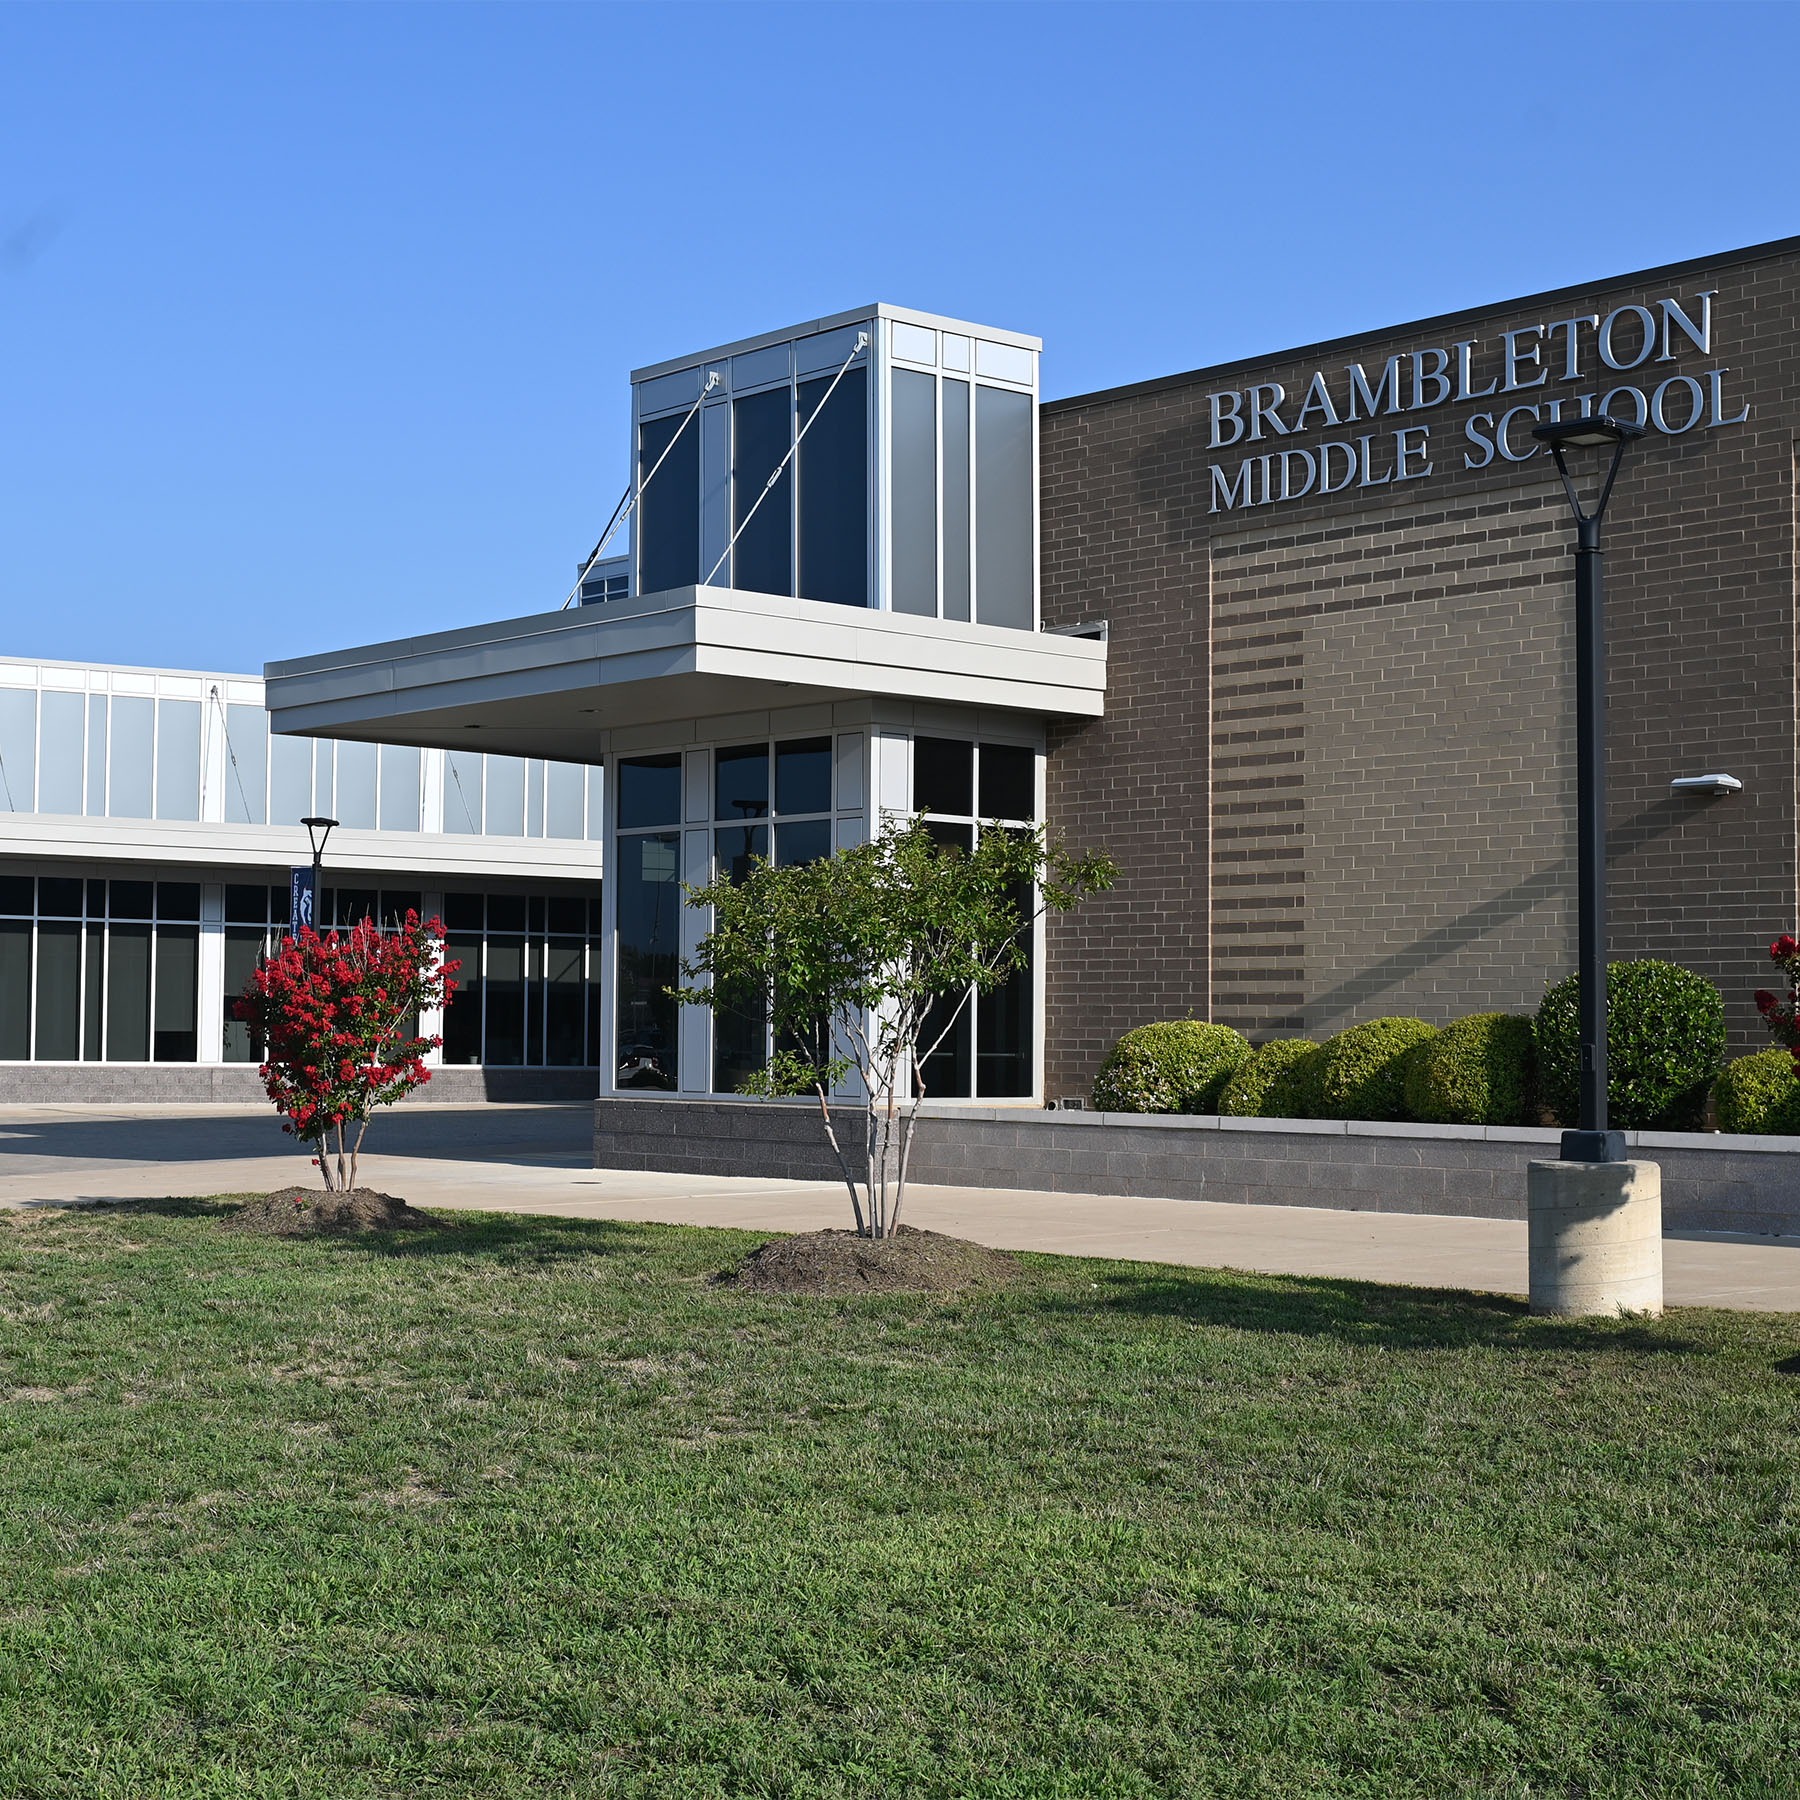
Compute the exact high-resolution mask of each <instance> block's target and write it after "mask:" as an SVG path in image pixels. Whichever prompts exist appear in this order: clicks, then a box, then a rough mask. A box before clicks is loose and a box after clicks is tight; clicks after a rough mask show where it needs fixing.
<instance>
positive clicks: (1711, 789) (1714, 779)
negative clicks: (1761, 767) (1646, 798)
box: [1669, 775, 1744, 795]
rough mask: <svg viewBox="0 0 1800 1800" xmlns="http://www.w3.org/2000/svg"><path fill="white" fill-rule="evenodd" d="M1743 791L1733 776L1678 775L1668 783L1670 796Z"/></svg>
mask: <svg viewBox="0 0 1800 1800" xmlns="http://www.w3.org/2000/svg"><path fill="white" fill-rule="evenodd" d="M1743 789H1744V784H1743V783H1742V782H1741V781H1739V780H1738V778H1737V777H1736V776H1735V775H1678V776H1676V778H1675V779H1674V780H1673V781H1671V782H1670V783H1669V792H1670V793H1671V794H1700V795H1718V794H1739V793H1742V792H1743Z"/></svg>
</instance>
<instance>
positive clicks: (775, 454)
mask: <svg viewBox="0 0 1800 1800" xmlns="http://www.w3.org/2000/svg"><path fill="white" fill-rule="evenodd" d="M793 441H794V403H793V396H792V395H791V394H790V393H789V391H788V390H787V389H786V388H775V389H772V390H771V391H770V392H769V393H766V394H746V395H745V396H744V398H743V399H742V400H736V401H733V402H732V407H731V529H732V530H733V531H734V532H735V531H737V530H738V528H739V527H740V526H742V525H743V524H744V521H745V520H746V519H749V521H750V523H749V525H748V527H747V528H746V529H745V531H744V535H743V536H742V537H740V538H739V539H738V541H737V548H736V549H735V550H734V551H733V552H732V564H731V585H732V586H733V587H737V588H743V589H745V590H747V591H748V592H750V593H753V594H791V593H792V592H793V591H794V516H793V506H794V499H793V492H794V490H793V482H794V465H793V464H792V463H789V464H788V466H787V467H786V468H785V469H782V471H781V479H780V480H779V481H778V482H777V483H776V484H775V487H774V489H773V491H772V492H771V493H770V494H769V497H768V498H767V499H766V500H764V501H763V502H762V504H761V505H760V506H759V505H758V504H757V501H758V499H759V497H760V496H761V494H762V492H763V489H764V488H765V487H766V486H767V485H768V480H769V477H770V476H771V475H773V474H774V473H775V470H776V468H777V467H778V466H779V465H780V463H781V459H782V458H783V457H784V456H786V455H787V453H788V449H789V447H790V446H791V445H792V443H793ZM752 513H754V515H755V516H754V517H752V516H751V515H752Z"/></svg>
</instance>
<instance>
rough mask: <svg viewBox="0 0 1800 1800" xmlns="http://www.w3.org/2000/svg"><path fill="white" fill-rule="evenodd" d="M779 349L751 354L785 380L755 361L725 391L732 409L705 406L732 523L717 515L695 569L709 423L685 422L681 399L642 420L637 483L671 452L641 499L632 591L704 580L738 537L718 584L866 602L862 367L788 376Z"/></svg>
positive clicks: (841, 602) (865, 389)
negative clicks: (754, 370) (712, 539)
mask: <svg viewBox="0 0 1800 1800" xmlns="http://www.w3.org/2000/svg"><path fill="white" fill-rule="evenodd" d="M785 348H786V347H785V346H783V347H777V348H776V349H775V350H774V351H763V352H758V353H757V355H758V357H759V358H763V359H767V360H768V361H769V362H772V363H775V364H777V365H779V364H781V363H786V364H787V365H788V372H787V374H786V375H785V377H781V378H779V379H777V380H776V381H773V382H770V381H769V380H768V379H767V374H768V371H767V370H766V369H765V368H763V367H762V365H761V364H760V363H759V367H758V379H757V383H756V384H755V385H747V386H745V387H744V388H742V389H740V390H739V391H736V392H734V393H733V394H732V396H731V399H730V403H729V405H725V406H718V407H709V408H708V409H707V416H708V418H709V419H710V418H712V417H714V416H720V417H723V418H725V419H727V420H728V424H727V425H726V426H725V431H726V433H727V434H728V436H729V445H728V448H727V450H726V455H725V460H726V463H727V465H728V468H729V472H730V478H729V482H728V484H727V485H728V486H729V490H730V491H729V505H728V508H727V511H726V515H725V516H726V518H728V520H729V527H728V528H727V527H726V526H725V523H724V520H720V521H719V522H718V527H717V528H718V532H719V535H718V538H717V546H718V547H717V548H716V549H714V550H713V551H712V552H711V553H710V554H709V555H708V556H707V557H706V558H705V563H704V566H703V564H702V559H701V556H700V543H701V539H702V513H703V511H704V508H703V505H702V480H703V478H702V467H701V465H702V456H701V443H702V437H703V435H704V433H705V431H706V430H707V429H708V427H707V426H705V425H703V423H702V421H701V420H700V419H699V418H698V417H696V418H695V419H694V420H692V421H690V422H688V423H686V425H685V428H684V425H683V421H684V420H685V419H686V417H687V406H685V405H684V406H683V407H682V409H681V411H679V412H673V413H670V414H668V415H666V416H664V417H662V418H655V419H646V420H644V421H642V422H641V423H640V425H639V427H638V479H639V481H640V482H642V481H643V480H644V479H645V478H646V477H647V476H648V475H649V473H650V471H651V470H652V469H653V468H655V467H656V463H657V458H658V457H659V456H661V455H662V453H663V452H664V451H665V450H669V456H668V460H667V461H666V462H664V463H663V465H662V468H661V470H660V471H659V472H658V473H657V476H656V479H655V480H654V481H652V482H651V483H650V485H649V486H648V487H647V488H645V489H644V490H643V497H642V499H641V500H640V502H639V506H638V514H637V524H636V529H637V542H638V589H639V592H640V593H646V594H654V593H659V592H661V591H663V590H664V589H666V588H675V587H686V586H688V585H690V584H692V583H695V582H698V581H701V580H703V579H704V578H705V577H706V575H707V574H708V572H709V569H710V565H711V563H712V562H713V561H714V559H715V558H716V556H717V555H718V551H719V549H722V548H723V547H724V543H725V539H726V538H727V537H728V536H731V535H735V536H736V538H737V541H736V544H735V546H734V548H733V549H732V552H731V555H730V558H729V559H728V561H727V563H726V566H725V568H724V569H723V570H721V571H720V574H719V575H718V577H717V578H716V579H717V580H718V581H720V582H728V583H729V585H730V586H732V587H734V588H740V589H743V590H745V591H747V592H750V593H757V594H784V595H797V596H799V597H800V598H801V599H804V600H823V601H826V602H828V603H830V604H833V605H838V606H867V605H868V604H869V376H868V369H867V367H866V366H864V365H863V364H857V365H853V366H852V367H850V368H848V369H846V370H845V371H844V373H843V375H842V377H841V378H838V367H839V364H840V363H841V361H842V358H841V357H837V358H834V359H833V362H832V366H831V368H829V369H828V370H826V371H824V372H822V373H808V372H805V371H804V370H803V372H802V373H801V374H799V375H798V376H796V375H795V374H794V372H793V365H794V362H795V359H794V357H793V356H790V355H785V354H784V351H785ZM737 360H738V361H744V360H748V359H737ZM802 361H804V359H802ZM777 373H778V370H777ZM739 378H740V379H742V373H741V371H740V377H739ZM834 380H835V383H836V385H835V386H834V385H833V383H834ZM802 431H804V432H805V436H804V437H803V438H800V437H798V434H799V433H800V432H802ZM797 438H798V443H799V447H798V449H795V443H796V439H797ZM671 445H673V446H674V448H673V449H672V450H671V449H670V448H669V447H670V446H671ZM790 451H791V452H793V454H792V455H791V456H790V454H789V452H790ZM707 454H708V455H709V456H710V455H711V450H710V449H709V450H708V452H707ZM778 472H779V473H778ZM771 480H773V485H772V486H771Z"/></svg>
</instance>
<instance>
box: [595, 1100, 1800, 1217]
mask: <svg viewBox="0 0 1800 1800" xmlns="http://www.w3.org/2000/svg"><path fill="white" fill-rule="evenodd" d="M857 1117H858V1115H855V1114H851V1115H850V1116H849V1117H848V1118H847V1119H846V1121H845V1123H846V1125H854V1123H855V1121H856V1119H857ZM594 1127H595V1129H594V1162H595V1166H596V1167H598V1168H610V1169H666V1170H670V1171H672V1172H675V1173H681V1174H692V1175H737V1176H746V1175H750V1176H757V1175H761V1176H773V1177H776V1178H779V1179H784V1180H790V1181H833V1180H837V1179H839V1175H838V1169H837V1164H836V1162H835V1160H834V1159H833V1157H832V1155H831V1152H830V1149H829V1148H828V1147H827V1145H826V1144H825V1141H824V1135H823V1133H822V1132H821V1130H820V1127H819V1118H818V1114H817V1112H816V1111H815V1110H814V1109H812V1108H810V1107H807V1106H803V1105H793V1104H787V1103H771V1102H762V1101H739V1100H716V1101H715V1100H678V1099H672V1098H670V1099H654V1100H652V1099H644V1100H635V1099H634V1100H600V1101H597V1102H596V1103H595V1111H594ZM1559 1135H1560V1134H1559V1133H1557V1132H1555V1131H1545V1130H1536V1129H1525V1128H1511V1127H1503V1126H1470V1125H1373V1124H1363V1123H1360V1122H1351V1123H1348V1124H1344V1123H1339V1122H1336V1121H1329V1120H1312V1119H1219V1118H1209V1117H1202V1118H1162V1117H1151V1116H1145V1115H1141V1114H1136V1113H1078V1112H1053V1113H1052V1112H1040V1111H1038V1110H1036V1109H1027V1108H1024V1107H954V1106H942V1105H939V1106H927V1107H926V1109H925V1111H924V1112H923V1113H922V1114H921V1116H920V1122H919V1132H918V1137H917V1139H916V1140H915V1142H914V1146H913V1160H912V1179H913V1180H915V1181H918V1182H921V1183H925V1184H927V1185H931V1186H940V1187H998V1188H1040V1189H1047V1190H1049V1191H1050V1192H1053V1193H1065V1194H1100V1195H1106V1194H1122V1195H1124V1194H1128V1195H1141V1196H1146V1197H1153V1198H1159V1199H1169V1200H1221V1201H1227V1202H1232V1203H1235V1204H1239V1205H1245V1204H1248V1205H1253V1206H1323V1207H1330V1208H1333V1209H1334V1210H1355V1211H1367V1212H1400V1213H1440V1214H1450V1215H1453V1216H1461V1217H1465V1218H1485V1219H1523V1218H1524V1217H1525V1165H1526V1164H1527V1163H1528V1162H1531V1161H1534V1160H1537V1159H1541V1158H1548V1157H1554V1156H1555V1155H1556V1150H1557V1142H1558V1138H1559ZM1626 1142H1627V1144H1628V1145H1629V1146H1630V1147H1631V1151H1632V1154H1633V1155H1634V1156H1639V1157H1643V1158H1646V1159H1648V1160H1650V1161H1652V1162H1655V1163H1657V1164H1659V1165H1660V1166H1661V1168H1662V1171H1663V1223H1664V1226H1665V1228H1666V1229H1667V1230H1670V1231H1741V1232H1751V1233H1759V1234H1774V1235H1800V1138H1738V1137H1724V1136H1719V1135H1715V1134H1710V1133H1700V1132H1655V1131H1639V1132H1628V1133H1626Z"/></svg>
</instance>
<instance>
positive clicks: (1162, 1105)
mask: <svg viewBox="0 0 1800 1800" xmlns="http://www.w3.org/2000/svg"><path fill="white" fill-rule="evenodd" d="M1249 1056H1250V1044H1249V1040H1248V1039H1246V1038H1245V1037H1244V1035H1243V1034H1242V1033H1241V1032H1237V1031H1233V1030H1232V1028H1231V1027H1230V1026H1229V1025H1208V1024H1205V1023H1203V1022H1202V1021H1201V1020H1199V1019H1171V1020H1169V1021H1167V1022H1166V1023H1163V1024H1159V1025H1140V1026H1138V1028H1137V1029H1136V1030H1135V1031H1128V1032H1126V1034H1125V1035H1124V1036H1123V1037H1122V1038H1120V1039H1119V1041H1118V1042H1117V1043H1116V1044H1114V1045H1113V1047H1112V1049H1111V1051H1110V1052H1109V1053H1108V1055H1107V1058H1106V1061H1105V1062H1103V1063H1102V1064H1101V1065H1100V1073H1099V1075H1097V1076H1096V1077H1095V1079H1094V1105H1095V1106H1096V1107H1098V1108H1099V1110H1100V1111H1101V1112H1140V1113H1204V1112H1211V1111H1212V1110H1213V1108H1214V1107H1215V1106H1216V1105H1217V1104H1218V1099H1219V1090H1220V1089H1221V1088H1222V1087H1224V1085H1225V1083H1226V1082H1227V1081H1229V1080H1230V1079H1231V1077H1232V1076H1233V1075H1234V1074H1235V1073H1236V1072H1237V1070H1238V1069H1239V1068H1240V1067H1241V1066H1242V1065H1243V1064H1244V1063H1245V1062H1246V1061H1247V1060H1248V1059H1249Z"/></svg>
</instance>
